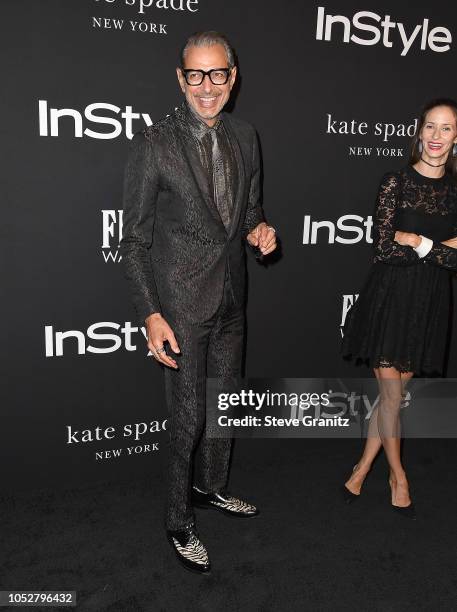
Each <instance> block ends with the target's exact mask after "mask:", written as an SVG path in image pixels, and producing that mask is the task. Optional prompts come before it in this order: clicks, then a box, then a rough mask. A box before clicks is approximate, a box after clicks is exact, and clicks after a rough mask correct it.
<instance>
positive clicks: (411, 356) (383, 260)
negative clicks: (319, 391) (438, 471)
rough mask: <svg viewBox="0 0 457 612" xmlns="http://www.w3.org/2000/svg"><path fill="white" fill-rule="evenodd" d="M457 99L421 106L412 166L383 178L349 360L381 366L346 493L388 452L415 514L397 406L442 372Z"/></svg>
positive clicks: (398, 496)
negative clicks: (422, 379) (417, 381)
mask: <svg viewBox="0 0 457 612" xmlns="http://www.w3.org/2000/svg"><path fill="white" fill-rule="evenodd" d="M456 143H457V102H455V101H453V100H449V99H439V100H434V101H432V102H431V103H429V104H428V105H427V106H426V107H425V108H424V110H423V112H422V115H421V118H420V121H419V125H418V129H417V133H416V136H415V138H414V141H413V148H412V154H411V159H410V162H409V164H408V166H406V167H404V168H403V169H402V170H400V171H398V172H391V173H388V174H386V175H384V177H383V178H382V181H381V184H380V187H379V193H378V198H377V204H376V209H375V215H374V219H373V221H374V251H375V256H374V260H373V266H372V268H371V270H370V274H369V275H368V278H367V280H366V282H365V284H364V286H363V288H362V290H361V291H360V294H359V298H358V300H357V301H356V302H355V304H354V306H353V307H352V308H351V310H350V311H349V313H348V315H347V318H346V321H345V325H344V330H343V331H344V337H343V342H342V354H343V356H344V357H345V358H349V359H354V360H355V362H356V363H360V362H365V363H366V364H368V365H369V366H370V367H372V368H373V369H374V373H375V376H376V378H377V379H378V383H379V389H380V394H379V401H378V403H377V407H376V408H375V410H374V411H373V414H372V417H371V419H370V425H369V430H368V436H367V440H366V444H365V448H364V451H363V454H362V457H361V458H360V460H359V462H358V463H357V465H356V466H355V467H354V469H353V471H352V474H351V475H350V478H349V479H348V480H347V482H346V483H345V485H344V487H343V493H344V497H345V500H346V501H347V502H351V501H355V500H356V499H357V496H358V495H359V494H360V490H361V487H362V484H363V481H364V479H365V477H366V475H367V473H368V472H369V470H370V468H371V465H372V462H373V460H374V458H375V457H376V455H377V454H378V452H379V450H380V449H381V447H384V450H385V452H386V456H387V460H388V462H389V466H390V477H389V484H390V487H391V492H392V506H393V508H394V509H395V510H396V511H398V512H400V513H401V514H403V515H405V516H408V517H410V518H415V510H414V506H413V504H412V502H411V498H410V495H409V489H408V480H407V477H406V473H405V470H404V468H403V466H402V463H401V459H400V423H399V410H400V404H401V401H402V398H403V396H404V394H405V387H406V384H407V382H408V380H409V379H410V378H411V377H412V376H413V375H414V374H423V375H427V374H436V373H438V374H442V372H443V368H444V359H445V352H446V345H447V341H448V332H449V319H450V310H451V284H450V283H451V276H452V272H455V271H457V182H456V176H457V144H456Z"/></svg>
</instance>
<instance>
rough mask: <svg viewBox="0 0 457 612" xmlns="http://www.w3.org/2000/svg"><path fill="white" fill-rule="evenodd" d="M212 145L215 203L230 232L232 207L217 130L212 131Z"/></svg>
mask: <svg viewBox="0 0 457 612" xmlns="http://www.w3.org/2000/svg"><path fill="white" fill-rule="evenodd" d="M210 134H211V139H212V141H213V143H212V161H213V191H214V202H215V204H216V207H217V210H218V211H219V215H220V217H221V219H222V223H223V224H224V226H225V229H226V230H228V228H229V225H230V207H229V202H228V196H229V194H228V188H227V180H226V179H227V177H226V176H225V170H224V160H223V159H222V154H221V150H220V148H219V143H218V141H217V133H216V130H214V129H212V130H210Z"/></svg>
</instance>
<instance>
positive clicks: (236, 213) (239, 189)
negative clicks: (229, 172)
mask: <svg viewBox="0 0 457 612" xmlns="http://www.w3.org/2000/svg"><path fill="white" fill-rule="evenodd" d="M222 117H223V121H224V125H225V127H226V129H227V132H228V134H229V138H230V143H231V145H232V147H233V154H234V156H235V160H236V165H237V168H238V182H237V186H236V194H235V197H234V202H233V209H232V220H231V223H230V227H229V231H228V235H229V238H232V237H233V235H234V234H235V232H236V228H237V227H238V221H239V218H240V212H241V208H242V203H243V197H244V190H245V185H246V175H245V170H244V159H243V153H242V151H241V147H240V143H239V142H238V138H237V135H236V132H235V129H234V128H233V124H232V121H231V119H230V115H228V114H227V113H223V115H222Z"/></svg>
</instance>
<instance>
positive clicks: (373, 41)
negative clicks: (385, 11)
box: [316, 6, 452, 57]
mask: <svg viewBox="0 0 457 612" xmlns="http://www.w3.org/2000/svg"><path fill="white" fill-rule="evenodd" d="M378 24H379V25H378ZM353 30H355V31H357V32H359V33H360V32H362V33H364V34H363V36H362V37H360V36H358V35H357V34H354V33H353ZM391 30H392V32H391ZM316 39H317V40H325V41H333V40H335V39H337V40H342V41H343V42H345V43H351V42H352V43H354V44H356V45H364V46H371V45H377V44H378V43H381V44H382V45H383V46H384V47H394V46H395V47H399V48H401V53H400V55H401V56H402V57H405V56H406V55H407V54H408V52H409V51H410V50H411V48H413V45H414V46H415V47H416V48H419V49H420V50H421V51H427V50H430V51H434V52H435V53H443V52H445V51H449V49H450V48H451V45H450V43H451V42H452V34H451V32H450V31H449V30H448V29H447V28H445V27H443V26H437V27H434V28H432V29H430V20H429V19H425V18H424V19H423V20H422V23H420V24H417V25H414V26H409V27H408V26H405V25H404V24H403V23H401V22H400V21H391V19H390V15H384V17H381V15H378V14H377V13H373V12H371V11H358V12H357V13H355V15H354V16H353V17H352V19H350V18H349V17H346V16H344V15H330V14H326V13H325V7H323V6H319V7H318V9H317V25H316Z"/></svg>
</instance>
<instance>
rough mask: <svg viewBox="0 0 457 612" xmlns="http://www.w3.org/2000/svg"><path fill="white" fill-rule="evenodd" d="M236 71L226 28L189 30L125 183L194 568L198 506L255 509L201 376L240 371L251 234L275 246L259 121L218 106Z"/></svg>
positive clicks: (187, 560)
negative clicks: (235, 477)
mask: <svg viewBox="0 0 457 612" xmlns="http://www.w3.org/2000/svg"><path fill="white" fill-rule="evenodd" d="M236 73H237V68H236V65H235V59H234V53H233V50H232V48H231V47H230V44H229V43H228V41H227V39H226V38H225V37H224V36H223V35H221V34H219V33H217V32H203V33H199V34H195V35H193V36H191V37H190V38H189V39H188V41H187V43H186V45H185V46H184V48H183V50H182V53H181V66H180V67H179V68H177V76H178V80H179V84H180V86H181V89H182V91H183V93H184V95H185V101H184V102H183V104H182V105H181V106H180V107H179V108H178V109H176V111H175V112H174V113H173V114H172V115H169V116H167V117H166V118H165V119H163V120H161V121H158V122H157V123H155V124H153V125H151V126H149V127H146V128H145V129H144V130H142V131H141V132H137V133H136V134H135V135H134V137H133V139H132V142H131V145H130V151H129V158H128V162H127V167H126V173H125V186H124V229H123V236H124V237H123V239H122V242H121V253H122V257H123V261H124V264H125V270H126V276H127V278H128V280H129V282H130V285H131V290H132V295H133V301H134V305H135V308H136V312H137V318H138V322H139V323H140V324H141V325H145V326H146V330H147V337H148V348H149V349H150V350H151V352H152V354H153V356H154V357H155V359H156V360H157V361H158V362H160V363H162V364H163V365H164V366H165V382H166V392H167V404H168V408H169V411H170V427H169V429H170V459H169V474H168V501H167V512H166V530H167V536H168V539H169V541H170V543H171V545H172V546H173V548H174V550H175V552H176V554H177V556H178V558H179V560H180V561H181V562H182V563H183V564H184V565H185V566H186V567H187V568H190V569H193V570H197V571H199V572H207V571H208V570H209V568H210V563H209V559H208V554H207V551H206V549H205V547H204V545H203V544H202V542H201V541H200V539H199V537H198V534H197V531H196V528H195V523H194V516H193V510H192V507H193V506H203V507H206V508H214V509H217V510H219V511H222V512H225V513H227V514H230V515H232V516H240V517H252V516H255V515H256V514H257V513H258V510H257V508H256V507H255V506H253V505H252V504H249V503H247V502H244V501H241V500H239V499H238V498H236V497H234V496H232V495H230V494H229V493H228V492H227V490H226V488H225V487H226V484H227V479H228V470H229V458H230V450H231V440H230V439H214V438H207V437H206V436H205V413H206V406H205V387H206V377H212V378H218V377H221V378H223V377H238V376H239V375H240V374H241V362H242V348H243V340H244V317H245V313H244V307H245V280H246V270H245V268H246V263H245V241H246V240H247V242H248V243H249V244H250V245H251V247H253V248H255V249H256V250H257V251H258V253H259V254H260V253H261V254H262V256H265V255H267V254H269V253H271V252H272V251H273V250H274V249H275V248H276V238H275V230H274V228H272V227H270V226H268V225H267V224H266V222H265V220H264V216H263V212H262V209H261V204H260V159H259V147H258V142H257V137H256V133H255V130H254V128H253V127H252V126H251V125H249V124H248V123H245V122H244V121H240V120H238V119H235V118H234V117H232V116H231V115H228V114H227V113H225V112H222V109H223V107H224V105H225V104H226V102H227V100H228V99H229V96H230V91H231V89H232V87H233V84H234V82H235V79H236ZM164 343H168V346H169V348H170V349H171V351H172V354H169V353H167V351H166V346H165V345H164Z"/></svg>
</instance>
